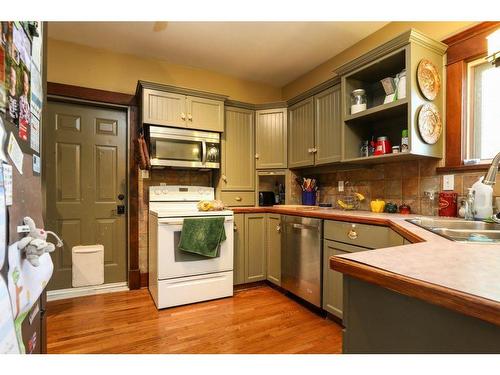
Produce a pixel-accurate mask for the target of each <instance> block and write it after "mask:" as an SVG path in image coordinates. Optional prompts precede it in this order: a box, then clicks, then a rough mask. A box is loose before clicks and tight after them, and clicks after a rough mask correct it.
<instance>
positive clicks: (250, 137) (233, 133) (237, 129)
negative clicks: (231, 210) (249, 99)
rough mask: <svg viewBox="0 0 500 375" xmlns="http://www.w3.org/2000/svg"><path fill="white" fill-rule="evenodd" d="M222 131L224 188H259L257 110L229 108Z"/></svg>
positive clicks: (227, 189) (245, 189)
mask: <svg viewBox="0 0 500 375" xmlns="http://www.w3.org/2000/svg"><path fill="white" fill-rule="evenodd" d="M225 112H226V113H225V118H226V127H225V131H224V133H223V134H222V171H221V183H220V186H221V190H223V191H253V190H254V189H255V157H254V155H255V149H254V111H251V110H247V109H242V108H234V107H226V110H225Z"/></svg>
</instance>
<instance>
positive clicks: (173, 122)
mask: <svg viewBox="0 0 500 375" xmlns="http://www.w3.org/2000/svg"><path fill="white" fill-rule="evenodd" d="M186 118H187V115H186V96H185V95H179V94H172V93H169V92H164V91H157V90H150V89H144V91H143V96H142V121H143V122H144V123H147V124H155V125H165V126H174V127H178V128H185V127H186Z"/></svg>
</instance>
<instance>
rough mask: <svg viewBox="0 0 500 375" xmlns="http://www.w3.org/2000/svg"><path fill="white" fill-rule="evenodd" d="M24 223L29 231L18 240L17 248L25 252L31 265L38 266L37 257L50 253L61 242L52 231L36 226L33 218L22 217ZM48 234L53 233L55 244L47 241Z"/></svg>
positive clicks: (59, 245) (60, 244)
mask: <svg viewBox="0 0 500 375" xmlns="http://www.w3.org/2000/svg"><path fill="white" fill-rule="evenodd" d="M24 224H26V225H27V226H28V227H29V228H30V231H29V233H28V236H26V237H24V238H23V239H21V240H19V242H18V243H17V248H18V249H19V250H21V251H24V252H25V254H26V259H27V260H28V261H29V262H30V263H31V264H32V265H33V266H35V267H38V266H39V265H40V260H39V259H38V258H39V257H40V256H41V255H43V253H51V252H52V251H54V250H55V249H56V247H61V246H62V245H63V243H62V241H61V239H60V238H59V237H58V236H57V234H55V233H54V232H50V231H46V230H43V229H40V228H37V227H36V225H35V222H34V221H33V219H32V218H30V217H28V216H27V217H25V218H24ZM49 234H51V235H53V236H54V237H55V238H56V239H57V244H56V245H54V244H53V243H50V242H47V236H48V235H49Z"/></svg>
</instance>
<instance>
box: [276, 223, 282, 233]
mask: <svg viewBox="0 0 500 375" xmlns="http://www.w3.org/2000/svg"><path fill="white" fill-rule="evenodd" d="M276 232H278V233H281V225H280V224H278V225H276Z"/></svg>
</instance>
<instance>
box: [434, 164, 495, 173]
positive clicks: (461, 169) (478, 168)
mask: <svg viewBox="0 0 500 375" xmlns="http://www.w3.org/2000/svg"><path fill="white" fill-rule="evenodd" d="M489 167H490V165H489V164H472V165H457V166H455V167H438V168H436V173H437V174H444V173H467V172H484V171H487V170H488V168H489Z"/></svg>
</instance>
